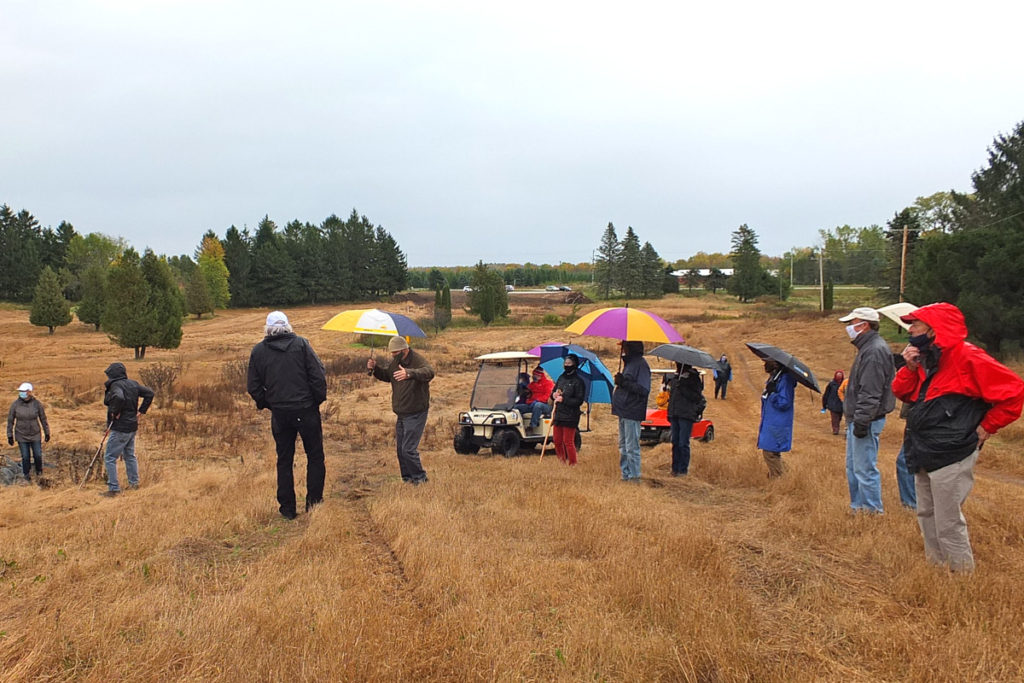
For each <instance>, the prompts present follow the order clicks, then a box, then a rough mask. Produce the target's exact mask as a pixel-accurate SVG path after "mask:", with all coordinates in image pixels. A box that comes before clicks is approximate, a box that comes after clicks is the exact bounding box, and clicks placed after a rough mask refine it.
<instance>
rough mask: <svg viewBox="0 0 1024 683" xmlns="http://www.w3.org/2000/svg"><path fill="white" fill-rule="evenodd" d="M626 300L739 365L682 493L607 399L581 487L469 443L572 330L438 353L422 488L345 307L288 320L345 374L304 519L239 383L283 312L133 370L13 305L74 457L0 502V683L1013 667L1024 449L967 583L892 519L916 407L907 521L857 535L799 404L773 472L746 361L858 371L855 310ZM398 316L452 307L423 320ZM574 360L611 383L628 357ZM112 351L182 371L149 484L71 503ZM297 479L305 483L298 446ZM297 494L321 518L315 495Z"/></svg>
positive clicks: (218, 321)
mask: <svg viewBox="0 0 1024 683" xmlns="http://www.w3.org/2000/svg"><path fill="white" fill-rule="evenodd" d="M837 294H838V292H837ZM512 304H513V314H514V315H515V316H523V317H524V318H525V317H527V316H529V317H531V320H532V319H533V318H534V317H536V316H537V310H536V309H535V308H530V307H527V306H525V304H524V305H523V306H522V307H520V306H519V305H518V304H517V303H516V300H515V299H513V301H512ZM633 305H635V306H637V307H639V308H650V309H652V310H655V311H657V312H659V313H660V314H662V315H663V316H664V317H666V318H667V319H668V320H670V321H671V322H673V323H674V324H676V326H677V329H679V330H680V332H682V333H683V335H684V336H685V337H686V338H687V341H688V343H691V344H693V345H695V346H700V347H702V348H705V349H706V350H708V351H709V352H711V353H713V354H715V355H717V354H719V353H722V352H726V353H728V354H729V356H730V358H731V360H732V363H733V367H734V374H735V381H734V382H733V384H732V385H731V387H730V390H729V400H727V401H715V400H713V399H711V398H710V395H711V392H710V390H709V391H707V392H706V393H707V395H708V396H709V405H708V409H707V412H706V417H708V418H709V419H711V420H713V421H714V423H715V428H716V432H717V438H716V440H715V441H714V442H713V443H710V444H703V443H694V445H693V461H692V465H691V469H690V476H689V477H686V478H681V479H676V478H672V477H670V476H669V473H670V460H671V455H670V452H669V447H668V445H658V446H655V447H652V448H645V449H644V464H643V477H644V481H643V483H642V484H641V485H640V486H635V485H627V484H622V483H620V482H619V481H618V480H619V473H618V454H617V449H616V437H615V422H614V419H613V418H612V416H611V415H610V414H609V411H608V407H607V406H599V407H597V408H596V410H595V411H594V415H593V418H592V426H593V428H594V429H593V431H592V432H591V433H588V434H584V435H583V449H582V451H581V464H580V465H579V466H578V467H576V468H573V469H570V468H567V467H564V466H562V465H560V464H559V463H558V461H557V460H556V459H555V458H553V457H544V458H543V459H540V458H538V457H537V456H536V455H533V456H522V457H518V458H514V459H505V458H502V457H499V456H491V455H490V454H485V453H482V454H480V455H476V456H460V455H456V454H455V453H454V451H453V450H452V448H451V437H452V433H453V428H454V423H455V416H456V414H457V412H458V411H459V410H460V409H463V408H465V407H466V406H467V405H468V400H469V391H470V389H471V387H472V383H473V379H474V376H475V372H476V366H475V363H474V362H473V361H472V358H473V357H474V356H476V355H479V354H480V353H485V352H489V351H498V350H510V349H526V348H529V347H531V346H533V345H535V344H537V343H540V342H543V341H547V340H550V339H566V340H568V338H567V335H566V334H565V333H563V332H561V326H550V327H538V326H536V321H534V322H533V324H532V325H531V326H529V327H527V326H522V327H517V326H515V325H512V326H503V327H497V328H493V329H473V328H467V327H459V328H457V329H453V330H451V331H449V332H445V333H443V334H442V335H440V336H437V337H431V338H429V339H427V340H414V346H415V347H416V348H418V349H420V350H422V351H423V353H424V355H425V356H426V357H427V358H428V359H429V360H430V361H431V362H432V363H433V364H434V366H435V369H436V370H437V371H438V377H437V379H436V380H435V382H434V383H433V385H432V394H433V400H432V408H431V415H430V419H429V423H428V426H427V431H426V434H425V437H424V441H423V444H422V452H423V461H424V465H425V467H426V469H427V471H428V473H429V475H430V483H429V484H427V485H425V486H420V487H411V486H406V485H403V484H402V482H401V480H400V478H399V476H398V466H397V463H396V461H395V456H394V442H393V415H391V413H390V400H389V388H388V387H387V386H386V385H384V384H383V383H378V382H375V381H373V380H371V379H370V378H368V377H366V375H365V373H364V372H361V371H360V368H361V367H362V366H363V365H364V364H365V354H366V351H365V350H364V349H362V348H360V347H356V346H354V345H353V343H352V342H353V341H354V340H353V339H352V338H351V337H350V336H348V335H342V334H337V333H329V332H323V331H321V330H320V329H319V328H320V326H321V325H322V324H323V323H324V322H325V321H326V320H327V319H329V318H330V317H331V315H333V314H334V313H336V312H337V309H336V308H329V307H315V308H302V309H296V310H289V311H288V313H289V316H290V318H291V320H292V323H293V325H294V327H295V329H296V332H297V333H299V334H301V335H303V336H307V337H309V338H310V339H311V341H312V342H313V344H314V347H315V348H316V349H317V351H318V352H319V353H320V355H321V357H322V358H323V359H324V361H325V363H326V364H327V366H328V369H329V373H330V376H329V384H330V392H329V396H330V398H329V399H328V402H327V403H326V404H325V405H324V429H325V448H326V451H327V468H328V469H327V486H326V490H325V502H324V504H323V505H322V506H320V507H318V508H317V509H316V510H314V512H312V513H311V514H300V516H299V517H298V519H297V520H295V521H293V522H289V521H286V520H284V519H282V518H281V517H280V515H279V514H278V513H277V505H276V502H275V500H274V481H275V472H274V451H273V442H272V439H271V437H270V426H269V415H268V413H267V412H265V411H264V412H262V413H261V412H257V411H256V410H255V409H254V408H253V406H252V405H251V402H250V401H248V398H247V396H245V394H244V387H243V386H242V385H243V374H244V364H245V360H246V359H247V358H248V353H249V349H250V348H251V346H252V344H254V343H255V342H256V341H258V340H259V339H260V336H261V332H262V323H263V318H264V316H265V314H266V312H265V311H230V312H226V313H222V314H220V315H218V316H217V317H216V318H214V319H212V320H203V321H198V322H190V323H189V324H188V325H187V326H186V328H185V334H184V339H183V342H182V346H181V348H180V349H178V350H175V351H161V350H156V349H152V350H150V351H149V352H148V354H147V356H148V357H147V359H146V360H145V361H143V362H136V361H132V360H129V358H130V355H131V353H130V351H126V350H123V349H118V348H116V347H114V346H112V345H111V344H110V342H109V341H108V340H107V338H106V337H105V336H104V335H102V334H97V333H94V332H91V331H90V329H91V328H89V327H87V326H84V325H79V324H77V323H76V324H74V325H72V326H70V327H67V328H62V329H59V330H58V331H57V333H56V334H55V335H53V336H48V335H47V334H46V331H45V329H40V328H35V327H32V326H30V325H29V324H28V320H27V318H28V316H27V313H26V312H24V311H17V310H0V330H2V332H0V334H2V335H3V344H2V347H0V348H2V349H3V350H2V352H0V353H2V360H3V364H2V366H0V386H2V387H5V388H7V389H8V390H9V391H8V394H7V395H8V398H9V399H10V400H13V399H14V398H15V396H16V394H15V392H14V387H16V386H17V384H18V383H19V382H21V381H26V380H27V381H31V382H33V383H34V384H35V385H36V389H37V396H38V397H39V398H40V399H41V400H42V401H43V402H44V403H45V404H46V406H47V410H48V413H49V417H50V423H51V426H52V429H53V435H54V436H53V440H52V441H51V442H50V444H48V448H47V449H46V451H45V457H46V458H47V460H48V462H50V463H53V464H54V465H55V466H54V467H53V468H50V469H48V474H47V478H48V481H49V486H48V487H45V488H37V487H34V486H33V487H24V486H14V487H6V488H0V680H3V681H22V680H38V679H49V680H90V681H91V680H95V681H100V680H111V679H130V680H168V679H202V680H226V681H243V680H244V681H250V680H384V681H409V680H567V681H568V680H574V681H575V680H608V681H631V680H658V679H663V680H693V681H697V680H701V681H715V680H750V679H753V680H762V681H792V680H814V679H817V680H821V679H825V680H835V679H843V680H878V679H883V680H894V679H901V680H903V679H911V680H929V681H934V680H951V681H952V680H957V681H961V680H1008V679H1017V678H1019V677H1020V676H1021V668H1020V667H1021V664H1020V662H1022V661H1024V645H1022V640H1021V638H1020V624H1021V623H1024V603H1022V602H1021V601H1020V600H1017V599H1014V597H1013V596H1014V595H1015V592H1016V590H1018V586H1019V585H1020V584H1021V582H1022V580H1024V569H1022V567H1024V489H1022V484H1024V463H1022V461H1021V458H1020V452H1021V447H1022V444H1024V427H1022V426H1021V425H1020V424H1019V423H1017V424H1014V425H1012V426H1011V427H1010V428H1008V429H1006V430H1004V431H1003V432H1001V433H1000V434H999V435H997V436H996V437H994V438H993V439H992V440H991V441H990V442H989V444H988V445H986V447H985V450H984V452H983V455H982V458H981V461H980V465H979V469H978V473H977V480H976V485H975V490H974V492H973V493H972V495H971V498H970V500H969V501H968V503H967V505H966V514H967V517H968V523H969V524H970V529H971V536H972V540H973V543H974V547H975V554H976V559H977V562H978V570H977V572H976V573H975V574H974V575H973V576H971V577H962V576H951V575H949V574H947V573H945V572H943V571H940V570H937V569H934V568H932V567H929V566H928V565H926V564H925V561H924V556H923V551H922V547H921V541H920V538H919V533H918V530H917V525H916V521H915V518H914V515H913V514H912V513H910V512H907V511H905V510H904V509H902V508H901V507H900V505H899V500H898V497H897V492H896V483H895V467H894V460H895V457H896V453H897V451H898V449H899V441H900V438H901V434H902V423H901V422H900V421H899V420H898V419H896V418H895V417H893V418H891V419H890V423H889V424H888V425H887V427H886V429H885V432H884V433H883V437H882V441H883V448H882V454H881V456H880V458H879V464H880V467H881V469H882V471H883V499H884V503H885V505H886V514H885V515H884V516H881V517H861V516H858V517H852V516H850V515H849V514H848V513H847V510H848V494H847V487H846V479H845V472H844V443H843V440H842V438H841V437H834V436H832V434H831V430H830V428H829V426H828V419H827V416H825V415H820V414H819V412H818V411H819V409H820V399H819V397H818V395H817V394H812V393H811V392H810V391H808V390H806V389H802V388H801V389H799V390H798V395H797V399H798V405H797V416H796V429H795V438H794V442H795V449H794V451H793V453H791V454H787V455H786V456H784V459H785V460H786V462H787V463H788V464H789V467H790V471H789V473H788V475H787V476H786V477H785V478H783V479H781V480H777V481H771V482H769V481H768V480H767V478H766V476H765V475H766V469H765V466H764V463H763V462H762V461H761V458H760V454H759V452H758V451H757V450H756V448H755V441H756V437H755V434H756V430H757V424H758V411H759V396H760V391H761V387H762V384H763V377H764V376H763V372H762V369H761V364H760V362H759V361H758V360H757V359H756V358H755V357H754V356H753V355H752V354H750V353H749V352H748V351H746V349H745V347H743V344H742V342H743V341H762V342H769V343H774V344H777V345H780V346H782V347H784V348H786V349H788V350H790V351H791V352H793V353H794V354H796V355H797V356H799V357H801V358H802V359H804V360H805V361H806V362H807V363H808V364H809V365H810V366H811V367H812V368H813V369H814V371H815V372H816V373H817V374H818V377H819V379H820V380H821V381H822V383H824V382H825V381H827V379H828V378H829V377H830V376H831V374H832V372H833V371H834V370H835V369H837V368H848V367H849V363H850V360H851V358H852V354H853V348H852V346H850V344H849V342H848V340H847V338H846V335H845V333H844V331H843V325H842V324H840V323H837V322H835V320H834V316H833V317H827V318H823V317H821V316H820V315H818V314H817V313H814V312H812V311H809V310H803V309H801V310H800V311H799V312H797V313H792V314H786V313H785V312H783V311H780V310H778V309H777V308H774V307H771V306H769V305H756V306H739V305H737V304H735V303H733V302H732V301H730V300H729V299H727V298H724V297H721V298H716V297H710V296H706V297H702V298H699V299H688V298H681V297H680V298H676V297H672V298H666V299H665V300H661V301H656V302H638V303H635V304H633ZM393 308H394V310H396V311H398V312H402V313H406V314H408V315H412V316H414V317H421V316H422V317H426V316H427V315H428V314H429V311H428V310H427V309H425V308H423V307H421V306H420V305H418V304H416V303H415V302H414V301H410V302H405V303H402V304H399V305H396V306H395V307H393ZM586 310H590V307H584V308H583V309H581V310H580V312H585V311H586ZM571 311H572V307H571V306H569V305H553V306H552V308H551V310H550V311H549V313H553V314H557V315H561V316H565V315H569V314H570V313H571ZM457 315H458V314H457ZM577 341H580V340H579V339H577ZM582 341H583V343H584V344H585V345H587V346H588V347H590V348H592V349H594V350H595V351H597V352H598V353H599V354H600V355H602V356H603V357H604V358H605V359H606V360H607V361H608V363H609V364H611V365H614V352H613V342H612V341H610V340H600V339H583V340H582ZM113 360H121V361H124V362H125V363H126V365H127V366H128V371H129V375H130V376H132V377H138V376H139V375H140V372H142V371H143V369H145V368H152V367H153V366H155V365H158V364H159V365H163V366H178V365H180V367H181V368H182V371H181V376H180V378H179V379H178V381H177V382H176V384H175V386H174V387H173V388H172V389H171V390H169V391H168V390H166V389H165V390H164V391H162V394H161V396H160V399H159V400H158V403H157V405H155V406H154V409H153V410H152V411H151V413H150V414H149V415H147V416H146V417H145V418H143V424H142V427H141V430H140V432H139V437H138V454H139V458H140V468H141V472H142V488H141V489H140V490H138V491H133V492H128V493H126V494H124V495H122V496H120V497H118V498H116V499H109V500H108V499H104V498H101V497H100V496H98V495H97V494H98V493H99V492H100V491H102V490H103V489H104V488H105V486H104V485H103V483H102V477H99V476H95V475H94V476H93V478H92V480H91V481H90V483H88V484H86V486H85V487H84V488H83V489H81V490H79V489H78V487H77V486H76V485H75V482H77V481H78V479H79V478H80V477H81V476H83V475H84V468H85V465H86V464H87V463H88V460H89V459H90V458H91V457H92V455H93V452H94V451H95V449H96V447H97V445H98V444H99V442H100V438H101V435H102V430H103V418H104V411H103V408H102V406H101V405H100V398H101V391H100V387H101V384H102V381H103V379H104V376H103V368H105V367H106V366H107V364H109V363H110V362H111V361H113ZM1016 369H1017V370H1018V371H1020V370H1021V368H1020V367H1017V368H1016ZM652 401H653V395H652ZM15 452H16V450H15V449H10V448H8V449H6V450H5V453H6V454H7V455H8V456H9V457H11V458H13V457H14V456H15ZM296 460H297V462H298V463H299V465H298V467H297V473H296V480H297V481H299V482H303V481H304V477H305V467H304V464H303V463H304V458H303V456H302V455H301V447H300V454H299V455H297V458H296ZM98 473H99V471H98V468H97V474H98ZM122 476H123V475H122ZM297 492H298V494H299V496H300V509H301V507H302V506H301V497H302V494H303V493H304V486H303V485H302V484H301V483H300V485H299V489H298V491H297Z"/></svg>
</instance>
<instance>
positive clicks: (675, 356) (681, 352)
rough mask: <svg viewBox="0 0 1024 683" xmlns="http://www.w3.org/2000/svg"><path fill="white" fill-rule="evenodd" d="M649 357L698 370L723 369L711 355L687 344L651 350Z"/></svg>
mask: <svg viewBox="0 0 1024 683" xmlns="http://www.w3.org/2000/svg"><path fill="white" fill-rule="evenodd" d="M648 355H651V356H657V357H658V358H664V359H666V360H670V361H674V362H676V363H682V364H683V365H692V366H694V367H697V368H709V369H711V370H720V369H721V368H720V367H719V365H718V361H717V360H715V359H714V358H713V357H712V356H711V354H710V353H708V352H707V351H701V350H700V349H695V348H693V347H692V346H686V345H685V344H662V345H661V346H658V347H655V348H654V349H653V350H651V352H650V353H649V354H648Z"/></svg>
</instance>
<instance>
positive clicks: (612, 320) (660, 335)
mask: <svg viewBox="0 0 1024 683" xmlns="http://www.w3.org/2000/svg"><path fill="white" fill-rule="evenodd" d="M565 331H566V332H571V333H572V334H582V335H586V336H588V337H610V338H612V339H622V340H629V341H648V342H660V343H662V344H673V343H680V344H681V343H683V337H682V335H680V334H679V333H678V332H676V331H675V329H673V327H672V326H671V325H669V324H668V323H667V322H665V320H664V319H662V318H661V317H659V316H657V315H655V314H654V313H651V312H649V311H641V310H640V309H639V308H630V307H628V306H621V307H616V308H599V309H598V310H596V311H592V312H590V313H588V314H586V315H585V316H583V317H582V318H580V319H579V320H577V321H576V322H574V323H573V324H572V325H569V327H567V328H565Z"/></svg>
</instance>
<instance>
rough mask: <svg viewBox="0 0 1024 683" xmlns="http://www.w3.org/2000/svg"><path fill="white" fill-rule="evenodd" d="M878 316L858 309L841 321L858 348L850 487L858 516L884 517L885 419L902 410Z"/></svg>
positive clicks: (849, 427)
mask: <svg viewBox="0 0 1024 683" xmlns="http://www.w3.org/2000/svg"><path fill="white" fill-rule="evenodd" d="M878 319H879V318H878V311H876V310H875V309H873V308H868V307H866V306H864V307H860V308H855V309H853V311H852V312H850V313H849V314H847V315H844V316H843V317H842V318H840V319H839V322H843V323H848V324H847V325H846V334H847V335H849V337H850V340H851V342H852V343H853V345H854V346H855V347H857V355H856V356H855V357H854V359H853V364H852V365H851V366H850V377H849V383H848V384H847V387H846V397H845V399H844V400H843V414H844V415H845V416H846V482H847V484H848V485H849V487H850V508H852V509H853V511H854V512H872V513H877V514H881V513H882V511H883V507H882V475H881V474H880V473H879V471H878V438H879V436H880V435H881V434H882V429H883V428H884V427H885V416H886V415H888V414H889V413H891V412H892V410H893V408H895V407H896V399H895V397H894V396H893V393H892V380H893V377H894V376H895V375H896V365H895V363H893V360H892V351H891V350H890V349H889V345H888V344H887V343H886V342H885V340H884V339H883V338H882V337H881V335H879V334H878Z"/></svg>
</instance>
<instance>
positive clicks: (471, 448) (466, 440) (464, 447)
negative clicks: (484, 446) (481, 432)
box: [452, 427, 480, 455]
mask: <svg viewBox="0 0 1024 683" xmlns="http://www.w3.org/2000/svg"><path fill="white" fill-rule="evenodd" d="M452 445H453V446H454V447H455V452H456V453H459V454H460V455H472V454H474V453H476V452H477V451H479V450H480V446H479V445H477V444H475V443H473V428H472V427H463V428H462V429H460V430H459V431H457V432H455V439H454V441H453V444H452Z"/></svg>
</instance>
